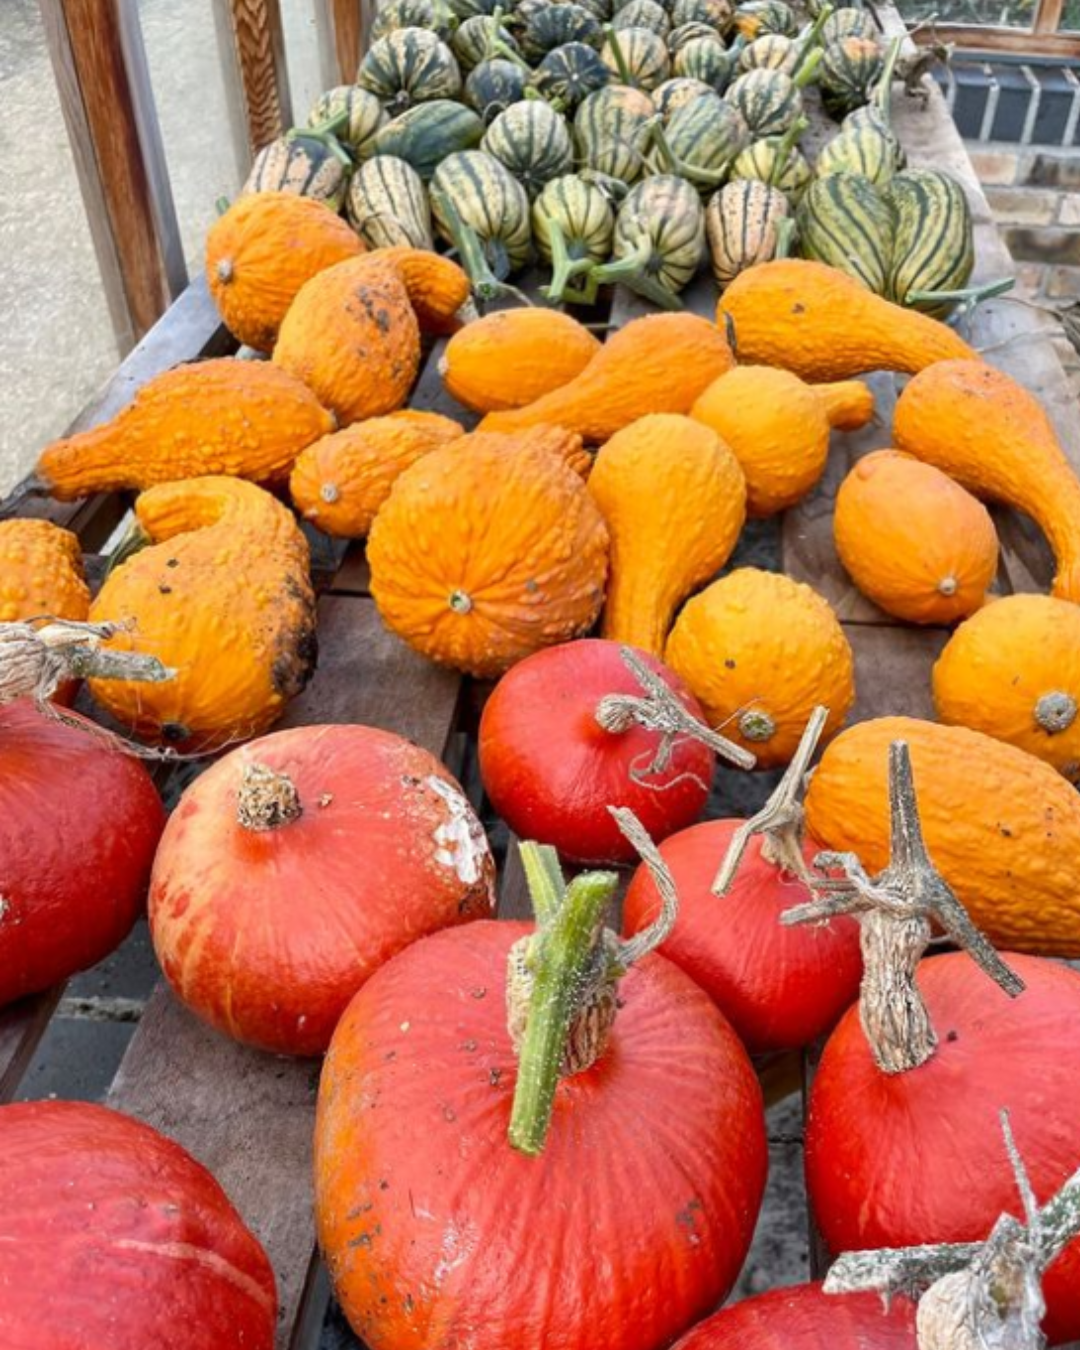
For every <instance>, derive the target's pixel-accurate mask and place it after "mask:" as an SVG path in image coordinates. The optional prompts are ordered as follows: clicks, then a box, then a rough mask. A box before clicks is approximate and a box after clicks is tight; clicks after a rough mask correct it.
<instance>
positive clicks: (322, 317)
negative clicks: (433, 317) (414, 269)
mask: <svg viewBox="0 0 1080 1350" xmlns="http://www.w3.org/2000/svg"><path fill="white" fill-rule="evenodd" d="M273 359H274V363H275V365H277V366H280V367H281V368H282V369H283V370H287V371H288V372H289V373H290V374H291V375H295V376H296V377H297V378H298V379H301V380H303V381H304V383H305V384H306V385H308V387H309V388H310V389H312V390H313V391H314V393H315V394H316V395H317V396H318V398H319V399H320V400H321V401H322V402H323V403H324V404H325V405H326V406H327V407H328V408H331V409H333V411H334V413H335V414H336V416H337V419H338V422H339V424H340V425H341V426H348V425H350V423H352V422H360V421H362V420H363V419H364V418H366V417H379V416H381V415H382V414H383V413H388V412H393V411H394V410H395V409H396V408H400V407H401V405H402V404H403V403H404V402H405V400H406V399H407V398H408V396H409V390H410V389H411V388H412V386H413V381H414V380H415V379H416V373H417V371H418V370H419V368H420V327H419V324H418V322H417V318H416V313H415V311H414V310H413V307H412V305H411V304H410V302H409V293H408V291H407V289H406V286H405V283H404V281H403V280H402V276H401V271H400V269H399V268H398V266H397V265H396V264H395V263H394V262H393V260H391V259H386V258H382V257H380V256H379V255H378V254H369V255H367V256H365V257H362V258H353V259H352V260H351V261H349V262H343V263H338V265H337V266H336V267H328V268H327V269H326V271H325V272H320V273H319V274H318V276H315V277H312V279H311V280H310V281H309V282H308V283H307V284H306V285H305V286H303V287H302V288H301V290H300V293H299V295H298V296H297V297H296V299H295V300H294V301H293V303H292V306H291V307H290V309H289V312H288V314H286V315H285V319H284V322H283V323H282V325H281V331H280V333H279V334H278V340H277V344H276V346H275V347H274V357H273Z"/></svg>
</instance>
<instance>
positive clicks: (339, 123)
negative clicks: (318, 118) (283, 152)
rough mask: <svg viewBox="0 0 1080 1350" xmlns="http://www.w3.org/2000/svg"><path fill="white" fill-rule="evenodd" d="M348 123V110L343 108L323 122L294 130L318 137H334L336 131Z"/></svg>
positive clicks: (304, 134)
mask: <svg viewBox="0 0 1080 1350" xmlns="http://www.w3.org/2000/svg"><path fill="white" fill-rule="evenodd" d="M348 125H349V110H348V108H343V109H342V110H341V112H339V113H335V114H334V116H333V117H329V118H327V120H326V121H325V122H316V123H315V124H314V125H313V126H310V127H299V128H296V130H297V132H298V134H299V135H302V136H318V137H320V138H322V137H323V136H333V137H335V138H336V137H337V134H338V132H339V131H341V130H342V128H343V127H347V126H348Z"/></svg>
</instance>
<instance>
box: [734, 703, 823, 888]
mask: <svg viewBox="0 0 1080 1350" xmlns="http://www.w3.org/2000/svg"><path fill="white" fill-rule="evenodd" d="M828 717H829V710H828V708H823V707H817V708H815V709H814V711H813V712H812V713H811V714H810V720H809V722H807V724H806V730H805V731H804V732H803V734H802V737H801V739H800V741H799V747H798V749H797V750H796V751H795V754H794V756H793V757H792V760H791V763H790V764H789V765H788V767H787V769H786V770H785V772H784V776H783V778H781V780H780V782H779V783H777V785H776V788H775V789H774V791H773V793H772V796H771V797H770V798H769V800H768V801H767V802H766V803H765V805H764V806H763V807H762V808H761V810H760V811H759V812H758V813H757V815H756V816H751V817H750V819H749V820H746V821H744V822H743V824H741V825H740V826H739V828H738V829H737V830H736V831H735V833H734V834H733V835H732V836H731V842H730V843H729V844H728V850H727V853H725V854H724V860H723V862H722V863H721V864H720V868H719V870H718V871H717V873H716V877H715V879H714V881H713V884H712V893H713V895H715V896H717V897H718V898H721V897H723V896H725V895H727V893H728V891H730V890H731V887H732V884H733V883H734V881H735V876H736V873H737V872H738V870H739V864H740V863H741V862H742V858H743V854H744V853H745V852H746V848H747V845H748V844H749V843H750V840H751V839H752V838H753V836H754V835H755V834H760V835H762V836H764V837H763V840H762V846H761V852H762V856H763V857H764V858H765V860H766V862H770V863H772V864H773V865H774V866H775V867H779V868H780V869H781V870H782V871H784V872H789V873H791V875H792V876H796V877H798V878H799V880H800V881H802V882H803V883H804V884H805V885H807V886H810V885H816V884H817V883H818V882H819V881H820V880H821V879H820V878H819V877H815V876H814V874H813V873H812V872H811V871H810V869H809V867H807V865H806V859H805V858H804V857H803V851H802V840H803V819H804V813H803V808H802V803H801V802H800V801H799V793H800V791H801V789H802V783H803V778H804V776H805V774H806V770H807V768H808V766H809V764H810V760H811V759H812V758H813V755H814V751H815V750H816V749H817V743H818V741H819V740H820V739H821V733H822V732H823V731H824V730H825V723H826V721H827V720H828Z"/></svg>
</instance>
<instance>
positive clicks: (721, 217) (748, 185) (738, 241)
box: [705, 178, 790, 289]
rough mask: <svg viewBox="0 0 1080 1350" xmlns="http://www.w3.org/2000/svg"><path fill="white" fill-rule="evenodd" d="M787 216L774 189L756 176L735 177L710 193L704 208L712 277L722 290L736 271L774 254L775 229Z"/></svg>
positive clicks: (787, 210) (784, 202)
mask: <svg viewBox="0 0 1080 1350" xmlns="http://www.w3.org/2000/svg"><path fill="white" fill-rule="evenodd" d="M789 215H790V207H789V206H788V200H787V198H786V197H785V196H784V194H783V193H782V192H780V191H779V190H778V189H777V188H773V187H769V185H768V184H767V183H762V182H760V181H759V180H757V179H753V178H749V179H738V180H736V181H734V182H731V183H726V184H725V185H724V186H723V187H722V188H721V189H720V191H719V192H717V193H714V194H713V196H712V198H711V199H710V201H709V205H708V207H707V208H706V211H705V229H706V234H707V237H708V241H709V257H710V260H711V262H712V270H713V276H714V277H715V278H716V283H717V285H718V286H719V287H720V288H721V289H723V288H724V287H725V286H727V285H728V283H729V282H732V281H734V280H735V278H736V277H737V276H738V275H739V273H740V272H743V271H745V270H746V268H748V267H754V266H755V265H756V264H758V263H763V262H768V261H769V260H770V259H771V258H774V257H775V256H776V245H777V231H778V228H779V225H780V222H781V221H782V220H786V219H787V218H788V217H789Z"/></svg>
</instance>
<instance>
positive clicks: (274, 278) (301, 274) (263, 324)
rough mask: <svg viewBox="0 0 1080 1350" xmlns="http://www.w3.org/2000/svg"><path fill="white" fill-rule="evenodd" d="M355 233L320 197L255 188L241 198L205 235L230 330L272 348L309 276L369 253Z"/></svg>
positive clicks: (209, 277) (209, 274) (210, 275)
mask: <svg viewBox="0 0 1080 1350" xmlns="http://www.w3.org/2000/svg"><path fill="white" fill-rule="evenodd" d="M364 251H365V250H364V244H363V242H362V240H361V239H360V237H359V236H358V235H357V233H356V231H355V230H353V229H351V228H350V227H349V226H348V225H347V224H346V223H345V221H343V220H342V219H341V217H340V216H339V215H336V214H335V213H334V212H333V211H331V210H330V208H329V207H328V206H327V205H326V204H325V203H324V202H321V201H317V200H316V199H315V198H314V197H298V196H297V195H296V194H295V193H293V192H255V193H252V194H251V195H250V196H247V197H239V198H237V200H236V201H235V202H233V204H232V205H231V206H230V207H229V209H228V210H227V211H226V212H225V214H224V215H222V216H221V217H219V219H217V220H216V221H215V222H214V224H213V225H212V226H211V227H210V232H209V234H208V235H207V236H206V281H207V285H208V286H209V287H210V294H211V295H212V296H213V297H214V303H215V304H216V305H217V307H218V313H219V314H220V315H221V317H222V318H223V319H224V320H225V324H226V327H227V328H228V330H229V332H230V333H232V335H233V336H234V337H235V338H237V339H238V341H240V342H245V343H247V345H248V346H249V347H254V348H255V349H256V350H257V351H260V352H268V351H270V350H272V348H273V346H274V342H275V340H276V339H277V334H278V329H279V328H280V327H281V321H282V319H284V317H285V314H286V312H287V311H288V308H289V306H290V305H291V304H292V302H293V300H295V298H296V295H297V293H298V291H299V290H300V287H301V286H303V284H304V282H305V281H310V279H311V278H312V277H313V276H315V275H316V274H317V273H319V272H322V271H323V270H324V269H325V268H327V267H333V265H334V264H335V263H339V262H344V261H345V259H346V258H355V257H356V256H357V255H358V254H360V253H363V252H364Z"/></svg>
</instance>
